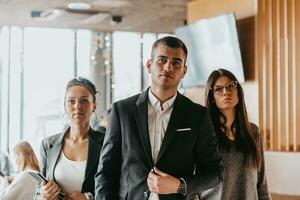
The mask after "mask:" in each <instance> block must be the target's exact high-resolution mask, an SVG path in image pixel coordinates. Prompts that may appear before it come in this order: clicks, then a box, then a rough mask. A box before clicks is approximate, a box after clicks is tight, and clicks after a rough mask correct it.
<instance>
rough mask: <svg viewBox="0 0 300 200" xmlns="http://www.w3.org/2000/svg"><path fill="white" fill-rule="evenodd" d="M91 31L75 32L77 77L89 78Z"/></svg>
mask: <svg viewBox="0 0 300 200" xmlns="http://www.w3.org/2000/svg"><path fill="white" fill-rule="evenodd" d="M91 37H92V35H91V31H89V30H78V31H77V76H83V77H90V76H89V75H90V74H89V72H90V70H89V67H90V55H91V54H90V52H91Z"/></svg>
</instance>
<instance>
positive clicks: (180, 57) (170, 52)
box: [147, 44, 187, 90]
mask: <svg viewBox="0 0 300 200" xmlns="http://www.w3.org/2000/svg"><path fill="white" fill-rule="evenodd" d="M185 59H186V56H185V54H184V52H183V49H181V48H169V47H167V46H164V45H162V44H159V45H158V46H157V47H156V49H155V50H154V52H153V58H152V59H150V60H148V62H147V71H148V73H150V74H151V81H152V86H153V87H158V88H160V89H176V90H177V87H178V84H179V82H180V80H181V79H182V78H183V77H184V75H185V73H186V70H187V68H186V66H185V64H184V63H185Z"/></svg>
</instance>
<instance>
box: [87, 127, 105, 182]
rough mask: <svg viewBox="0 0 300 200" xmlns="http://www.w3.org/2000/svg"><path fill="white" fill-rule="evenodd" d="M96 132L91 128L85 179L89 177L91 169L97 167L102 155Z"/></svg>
mask: <svg viewBox="0 0 300 200" xmlns="http://www.w3.org/2000/svg"><path fill="white" fill-rule="evenodd" d="M95 134H97V133H94V131H93V130H92V129H90V131H89V147H88V158H87V163H86V168H85V174H84V181H85V180H86V179H87V177H88V176H89V174H90V173H91V171H92V170H93V169H94V168H95V165H97V163H98V160H99V156H100V151H101V146H100V144H98V143H97V142H96V139H95V138H94V137H96V136H95ZM84 181H83V182H84Z"/></svg>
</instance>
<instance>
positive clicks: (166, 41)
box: [151, 36, 188, 64]
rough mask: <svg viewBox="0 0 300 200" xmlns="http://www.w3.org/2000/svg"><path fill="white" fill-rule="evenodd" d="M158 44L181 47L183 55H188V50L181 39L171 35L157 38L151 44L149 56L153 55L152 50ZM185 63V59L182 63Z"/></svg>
mask: <svg viewBox="0 0 300 200" xmlns="http://www.w3.org/2000/svg"><path fill="white" fill-rule="evenodd" d="M158 45H164V46H167V47H169V48H181V49H182V50H183V52H184V54H185V57H186V58H187V55H188V50H187V48H186V46H185V44H184V42H183V41H182V40H180V39H179V38H177V37H173V36H166V37H163V38H160V39H158V40H156V41H155V42H154V44H153V46H152V51H151V58H153V57H154V51H155V49H156V48H157V46H158ZM185 63H186V59H185V61H184V64H185Z"/></svg>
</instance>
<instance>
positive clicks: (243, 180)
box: [200, 125, 271, 200]
mask: <svg viewBox="0 0 300 200" xmlns="http://www.w3.org/2000/svg"><path fill="white" fill-rule="evenodd" d="M252 127H253V128H254V130H255V132H256V134H257V135H258V138H259V146H260V151H261V155H262V156H263V146H262V142H261V136H260V134H259V132H258V128H257V126H255V125H254V126H252ZM228 140H229V139H228ZM230 146H231V148H230V150H229V151H224V150H223V153H222V156H223V165H224V181H223V183H221V184H219V185H218V186H216V187H214V188H212V189H209V190H207V191H204V192H202V193H201V195H200V199H201V200H270V199H271V196H270V194H269V190H268V186H267V179H266V174H265V163H264V157H262V161H261V169H260V171H258V170H257V169H256V168H254V167H252V166H251V167H250V166H249V167H247V166H244V165H243V158H244V156H243V154H242V152H240V151H237V149H236V145H235V143H234V141H230Z"/></svg>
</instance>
